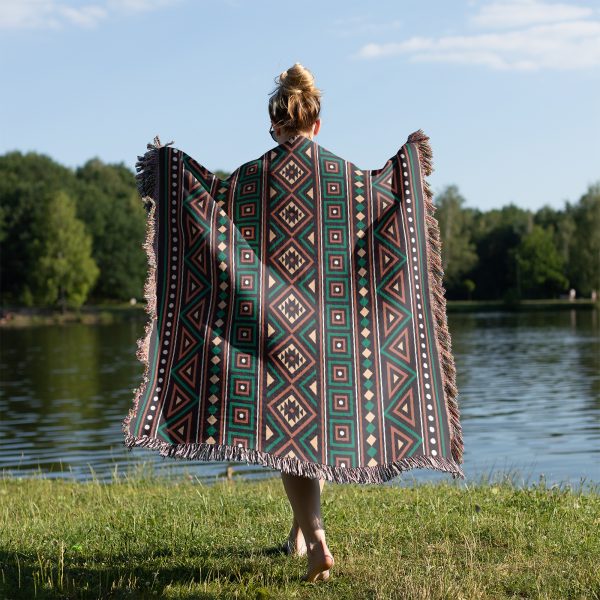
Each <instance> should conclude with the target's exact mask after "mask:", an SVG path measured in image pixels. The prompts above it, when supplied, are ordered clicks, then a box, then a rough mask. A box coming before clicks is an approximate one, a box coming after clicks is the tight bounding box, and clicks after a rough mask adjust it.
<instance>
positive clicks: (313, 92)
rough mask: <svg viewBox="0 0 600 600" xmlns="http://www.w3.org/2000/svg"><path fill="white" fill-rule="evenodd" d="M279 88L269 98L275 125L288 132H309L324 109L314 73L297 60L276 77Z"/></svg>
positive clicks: (270, 111)
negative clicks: (322, 108)
mask: <svg viewBox="0 0 600 600" xmlns="http://www.w3.org/2000/svg"><path fill="white" fill-rule="evenodd" d="M275 83H276V84H277V87H276V88H275V89H274V90H273V91H272V92H271V97H270V98H269V116H270V117H271V120H272V121H273V124H274V126H276V127H281V128H282V129H283V131H284V132H286V133H288V134H290V133H291V134H295V133H298V132H300V131H308V130H309V129H310V127H312V126H313V125H314V123H315V121H316V120H317V119H318V118H319V113H320V112H321V91H320V90H319V89H317V88H316V87H315V78H314V76H313V74H312V73H311V72H310V71H309V70H308V69H306V68H305V67H303V66H302V65H301V64H300V63H296V64H295V65H294V66H293V67H290V68H289V69H288V70H287V71H283V73H281V74H280V75H279V77H276V78H275Z"/></svg>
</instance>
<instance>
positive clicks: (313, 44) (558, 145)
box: [0, 0, 600, 210]
mask: <svg viewBox="0 0 600 600" xmlns="http://www.w3.org/2000/svg"><path fill="white" fill-rule="evenodd" d="M296 61H299V62H301V63H302V64H304V65H305V66H307V67H308V68H309V69H311V70H312V71H313V73H314V74H315V77H316V83H317V86H318V87H320V88H321V89H322V91H323V99H322V114H321V116H322V129H321V133H320V134H319V135H318V136H317V138H316V139H315V141H317V142H318V143H320V144H321V145H322V146H324V147H325V148H327V149H328V150H331V151H332V152H334V153H336V154H338V155H340V156H342V157H343V158H346V159H348V160H351V161H352V162H354V163H355V164H357V165H358V166H360V167H361V168H364V169H376V168H379V167H381V166H382V165H383V164H384V163H385V161H386V160H387V159H388V158H389V157H390V156H392V155H394V154H395V153H396V151H397V150H398V148H399V147H400V146H402V144H404V143H405V141H406V138H407V136H408V135H409V134H410V133H411V132H413V131H416V130H417V129H419V128H421V129H423V130H424V131H425V133H426V134H427V135H429V137H430V143H431V146H432V150H433V164H434V168H435V170H434V172H433V173H432V175H431V176H430V178H429V182H430V184H431V186H432V189H433V191H434V193H437V192H440V191H442V190H443V189H444V188H445V186H447V185H450V184H455V185H457V186H458V188H459V191H460V192H461V194H462V195H463V196H464V197H465V199H466V201H467V206H473V207H477V208H481V209H484V210H487V209H489V208H495V207H500V206H503V205H506V204H508V203H509V202H514V203H516V204H518V205H520V206H523V207H528V208H532V209H537V208H539V207H540V206H542V205H544V204H549V205H551V206H554V207H555V208H561V207H562V206H563V205H564V201H565V200H569V201H571V202H576V201H577V200H578V199H579V197H580V196H581V195H582V194H583V193H584V192H585V191H586V189H587V187H588V185H589V184H591V183H594V182H597V181H599V180H600V142H599V140H600V101H599V97H600V5H599V3H598V2H597V1H596V0H577V1H572V2H571V1H562V2H556V1H551V0H492V1H483V0H481V1H480V0H423V1H420V2H417V1H406V0H396V1H378V2H371V3H369V4H367V3H366V2H355V1H352V0H344V1H337V0H331V1H328V2H327V1H321V2H316V1H313V0H303V1H302V2H298V3H291V2H289V3H288V2H282V1H279V2H275V1H272V0H254V1H252V2H250V1H244V0H91V1H89V2H88V1H81V2H75V1H67V0H0V68H1V72H2V86H3V89H2V94H0V153H4V152H7V151H9V150H21V151H23V152H25V151H29V150H33V151H37V152H42V153H45V154H48V155H50V156H51V157H52V158H54V159H55V160H57V161H59V162H60V163H62V164H64V165H68V166H71V167H75V166H77V165H81V164H83V163H84V162H85V161H86V160H87V159H89V158H92V157H94V156H97V157H99V158H101V159H102V160H103V161H105V162H121V161H123V162H124V163H125V164H126V165H128V166H130V167H131V168H132V169H133V167H134V163H135V160H136V157H137V155H138V154H141V153H143V152H144V151H145V149H146V143H147V142H150V141H151V140H152V138H153V137H154V136H155V135H156V134H158V135H160V137H161V140H162V141H163V143H164V142H167V141H170V140H174V142H175V146H176V147H178V148H180V149H182V150H184V151H185V152H187V153H188V154H190V155H192V156H193V157H194V158H195V159H196V160H198V161H199V162H200V163H202V164H204V165H206V166H207V167H208V168H209V169H219V168H220V169H225V170H229V171H231V170H233V169H234V168H236V167H237V166H239V165H240V164H241V163H243V162H246V161H248V160H251V159H253V158H256V157H258V156H260V155H261V154H262V153H263V152H265V151H266V150H267V149H268V148H270V147H272V146H273V145H274V144H273V142H272V141H271V138H270V137H269V135H268V128H269V121H268V114H267V101H268V94H269V92H270V91H271V90H272V89H273V86H274V77H275V76H276V75H278V74H279V73H280V72H281V71H283V70H285V69H287V68H288V67H289V66H291V65H292V64H293V63H294V62H296Z"/></svg>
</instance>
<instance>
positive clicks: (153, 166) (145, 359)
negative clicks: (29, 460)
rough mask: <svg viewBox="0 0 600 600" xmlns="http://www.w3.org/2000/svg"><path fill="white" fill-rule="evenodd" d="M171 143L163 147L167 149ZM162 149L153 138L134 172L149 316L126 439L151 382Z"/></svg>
mask: <svg viewBox="0 0 600 600" xmlns="http://www.w3.org/2000/svg"><path fill="white" fill-rule="evenodd" d="M173 143H174V142H172V141H171V142H168V143H167V144H164V145H165V146H168V145H170V144H173ZM161 147H163V144H161V142H160V138H159V137H158V136H156V137H155V138H154V142H153V143H149V144H147V148H148V152H146V153H145V154H144V156H138V162H137V163H136V169H137V170H138V171H140V173H138V174H137V175H136V179H137V189H138V192H139V194H140V196H141V199H142V202H143V203H144V207H145V208H146V234H145V240H144V243H143V245H142V247H143V248H144V250H145V252H146V259H147V261H148V272H147V275H146V281H145V282H144V299H145V301H146V305H145V307H144V309H145V311H146V313H147V314H148V317H149V318H148V320H147V321H146V324H145V326H144V334H143V336H142V337H141V338H139V339H138V340H137V342H136V345H137V350H136V353H135V355H136V357H137V359H138V360H139V361H140V362H142V363H143V364H144V374H143V375H142V382H141V384H140V386H139V387H137V388H136V389H134V390H133V394H134V399H133V406H132V407H131V408H130V410H129V412H128V414H127V416H126V417H125V418H124V419H123V421H122V429H123V434H124V435H125V438H127V437H128V436H130V435H131V432H130V423H131V420H132V419H134V418H135V417H136V416H137V413H138V407H139V402H140V398H141V397H142V396H143V394H144V392H145V391H146V386H147V384H148V382H149V380H150V364H149V362H150V361H149V356H148V354H149V350H150V340H151V337H152V329H153V326H154V322H155V320H156V318H157V316H156V250H157V249H156V248H155V239H156V220H155V214H156V205H157V203H158V150H159V148H161Z"/></svg>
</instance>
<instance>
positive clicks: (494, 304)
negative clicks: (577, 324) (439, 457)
mask: <svg viewBox="0 0 600 600" xmlns="http://www.w3.org/2000/svg"><path fill="white" fill-rule="evenodd" d="M144 307H145V305H144V303H136V304H129V303H120V304H117V303H115V304H94V305H85V306H82V307H81V308H80V309H78V310H76V309H69V310H66V311H65V312H64V313H63V312H62V311H60V310H59V309H54V308H41V307H40V308H29V307H4V308H3V309H2V310H1V311H0V327H24V326H31V325H60V324H66V323H86V324H90V325H92V324H109V323H115V322H121V321H128V320H131V319H142V320H145V319H147V318H148V314H147V313H146V311H145V309H144ZM573 309H576V310H580V309H584V310H592V309H596V310H600V302H593V301H592V300H589V299H585V300H574V301H570V300H523V301H521V302H520V303H518V304H507V303H506V302H503V301H501V300H488V301H486V300H482V301H477V300H473V301H471V300H449V301H448V302H447V311H448V312H449V313H454V312H497V311H511V312H513V311H540V310H573Z"/></svg>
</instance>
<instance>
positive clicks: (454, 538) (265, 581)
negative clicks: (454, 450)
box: [0, 473, 600, 600]
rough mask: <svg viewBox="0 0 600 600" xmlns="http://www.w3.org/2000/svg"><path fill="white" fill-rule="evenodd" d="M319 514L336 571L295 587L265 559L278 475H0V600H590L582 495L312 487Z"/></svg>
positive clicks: (510, 488) (505, 488)
mask: <svg viewBox="0 0 600 600" xmlns="http://www.w3.org/2000/svg"><path fill="white" fill-rule="evenodd" d="M396 481H398V480H396ZM322 503H323V518H324V522H325V527H326V531H327V536H328V543H329V546H330V548H331V550H332V552H333V553H334V556H335V559H336V564H335V565H334V567H333V568H332V570H331V578H330V580H329V581H328V582H320V583H317V584H308V583H303V582H301V581H300V577H301V576H302V575H303V573H304V572H305V568H306V566H305V559H302V558H291V557H287V556H284V555H283V554H281V553H279V552H278V551H277V546H278V545H279V544H280V543H281V542H282V541H283V540H284V538H285V536H286V535H287V533H288V531H289V527H290V525H291V509H290V506H289V503H288V501H287V498H286V496H285V493H284V491H283V487H282V484H281V481H280V479H279V477H278V476H277V477H274V478H268V479H262V480H258V481H251V480H250V481H249V480H236V479H233V480H231V481H227V480H220V481H217V482H216V483H214V484H208V483H205V482H203V481H201V480H200V479H198V478H196V477H188V478H186V477H180V478H178V479H172V478H165V477H164V476H158V475H153V474H152V473H150V474H145V475H144V474H142V475H140V474H137V475H135V476H127V477H124V478H123V477H114V476H113V480H112V481H110V482H108V483H101V482H99V481H98V480H92V481H90V482H88V483H81V482H74V481H69V480H64V479H63V480H58V479H48V478H33V479H18V478H9V477H4V478H3V479H0V552H1V554H0V597H2V598H7V599H13V598H27V599H32V598H168V599H174V598H201V599H209V598H238V599H252V600H255V599H266V598H285V599H288V598H340V599H341V598H343V599H354V598H356V599H360V600H366V599H386V600H387V599H394V598H398V599H400V598H402V599H413V598H415V599H417V598H418V599H428V598H440V599H441V598H444V599H461V598H464V599H474V598H489V599H494V600H495V599H501V598H552V599H561V600H563V599H572V598H581V599H584V598H585V599H598V598H600V572H599V565H600V536H599V535H598V531H599V529H600V489H599V487H598V486H597V485H596V484H592V487H590V488H589V489H586V490H584V489H583V488H582V487H581V488H580V489H578V490H574V489H572V488H571V487H570V486H569V485H566V486H552V487H547V485H546V484H545V483H544V481H543V480H540V482H539V483H537V484H534V485H531V486H528V487H522V486H521V487H517V486H516V485H515V484H514V483H513V481H512V480H511V479H510V478H504V479H502V480H500V481H496V482H491V481H484V480H483V479H482V480H480V481H479V482H477V483H465V482H462V483H459V482H458V481H457V482H455V481H453V480H452V479H448V480H442V482H441V483H424V484H420V485H406V484H405V483H403V485H402V486H399V485H382V486H376V485H362V486H360V485H357V484H331V483H326V484H325V487H324V490H323V497H322Z"/></svg>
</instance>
